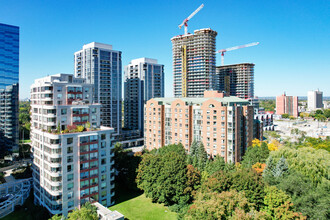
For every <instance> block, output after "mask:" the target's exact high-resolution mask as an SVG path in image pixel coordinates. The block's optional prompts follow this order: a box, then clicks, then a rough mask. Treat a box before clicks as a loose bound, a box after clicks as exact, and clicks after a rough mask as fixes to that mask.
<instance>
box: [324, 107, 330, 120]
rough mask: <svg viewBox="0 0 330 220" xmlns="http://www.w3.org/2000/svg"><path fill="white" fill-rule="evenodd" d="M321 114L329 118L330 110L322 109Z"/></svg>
mask: <svg viewBox="0 0 330 220" xmlns="http://www.w3.org/2000/svg"><path fill="white" fill-rule="evenodd" d="M323 114H324V116H325V117H327V118H330V109H324V112H323Z"/></svg>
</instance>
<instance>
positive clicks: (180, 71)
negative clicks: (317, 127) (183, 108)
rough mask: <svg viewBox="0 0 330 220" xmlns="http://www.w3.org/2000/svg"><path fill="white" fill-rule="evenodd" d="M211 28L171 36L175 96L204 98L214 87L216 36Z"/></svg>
mask: <svg viewBox="0 0 330 220" xmlns="http://www.w3.org/2000/svg"><path fill="white" fill-rule="evenodd" d="M216 36H217V32H216V31H213V30H211V29H210V28H205V29H200V30H195V31H194V34H187V35H179V36H175V37H173V38H172V39H171V41H172V45H173V46H172V53H173V75H174V96H175V97H203V95H204V91H205V90H210V89H213V85H212V79H213V77H214V75H215V71H216V70H215V65H216V63H215V60H216V56H215V49H216V47H215V38H216Z"/></svg>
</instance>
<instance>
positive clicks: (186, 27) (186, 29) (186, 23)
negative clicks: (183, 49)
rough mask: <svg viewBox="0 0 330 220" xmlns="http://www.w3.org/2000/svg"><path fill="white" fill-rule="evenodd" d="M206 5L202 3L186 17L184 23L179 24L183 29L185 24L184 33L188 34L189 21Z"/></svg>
mask: <svg viewBox="0 0 330 220" xmlns="http://www.w3.org/2000/svg"><path fill="white" fill-rule="evenodd" d="M203 7H204V4H201V6H199V7H198V8H197V9H196V10H195V11H194V12H193V13H191V15H189V17H188V18H186V19H184V20H183V22H182V24H180V25H179V28H180V29H181V28H182V26H184V35H187V34H188V21H189V20H190V19H191V18H192V17H194V16H195V14H197V13H198V12H199V11H200V10H201V9H202V8H203Z"/></svg>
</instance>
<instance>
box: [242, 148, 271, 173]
mask: <svg viewBox="0 0 330 220" xmlns="http://www.w3.org/2000/svg"><path fill="white" fill-rule="evenodd" d="M268 156H269V149H268V145H267V143H265V142H261V144H260V146H255V147H252V146H250V147H248V148H247V151H246V153H245V155H244V156H243V161H242V165H243V166H244V167H247V168H251V167H252V165H253V164H256V163H265V162H266V159H267V158H268Z"/></svg>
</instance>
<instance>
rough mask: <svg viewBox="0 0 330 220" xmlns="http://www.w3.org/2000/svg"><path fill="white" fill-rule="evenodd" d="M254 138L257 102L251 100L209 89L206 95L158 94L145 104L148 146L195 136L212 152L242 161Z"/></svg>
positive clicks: (188, 142)
mask: <svg viewBox="0 0 330 220" xmlns="http://www.w3.org/2000/svg"><path fill="white" fill-rule="evenodd" d="M253 138H254V119H253V106H249V102H248V101H247V100H244V99H241V98H238V97H234V96H224V94H223V93H219V92H217V91H205V93H204V97H203V98H154V99H151V100H149V101H148V102H147V104H146V106H145V146H146V147H147V149H148V150H151V149H154V148H160V147H162V146H164V145H168V144H174V143H182V144H183V145H184V147H185V149H186V150H187V151H189V148H190V145H191V143H192V142H193V140H195V141H198V142H202V143H203V144H204V146H205V150H206V152H207V153H208V155H209V156H213V157H214V156H221V157H223V158H224V159H225V161H226V162H239V161H241V159H242V155H243V154H244V152H245V150H246V147H247V146H249V145H250V144H251V142H252V140H253Z"/></svg>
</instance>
